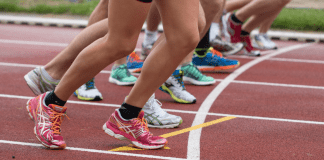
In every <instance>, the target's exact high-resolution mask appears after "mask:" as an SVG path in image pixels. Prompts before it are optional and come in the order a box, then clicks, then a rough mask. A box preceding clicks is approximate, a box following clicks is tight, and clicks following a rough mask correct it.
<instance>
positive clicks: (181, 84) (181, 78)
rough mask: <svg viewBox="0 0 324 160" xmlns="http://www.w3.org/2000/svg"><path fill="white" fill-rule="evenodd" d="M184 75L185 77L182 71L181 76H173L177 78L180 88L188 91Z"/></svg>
mask: <svg viewBox="0 0 324 160" xmlns="http://www.w3.org/2000/svg"><path fill="white" fill-rule="evenodd" d="M183 75H184V73H183V71H181V70H180V72H179V74H176V75H173V77H174V78H175V80H176V81H177V83H178V84H179V86H180V87H182V89H183V90H186V87H185V86H184V83H183Z"/></svg>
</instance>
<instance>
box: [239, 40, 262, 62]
mask: <svg viewBox="0 0 324 160" xmlns="http://www.w3.org/2000/svg"><path fill="white" fill-rule="evenodd" d="M241 41H242V42H243V44H244V49H243V51H244V54H245V55H247V56H254V57H257V56H261V53H260V51H259V50H254V48H253V47H252V43H251V38H250V36H249V35H248V36H241Z"/></svg>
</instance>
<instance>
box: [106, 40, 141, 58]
mask: <svg viewBox="0 0 324 160" xmlns="http://www.w3.org/2000/svg"><path fill="white" fill-rule="evenodd" d="M136 42H137V41H136V40H133V41H132V40H130V39H127V38H109V37H107V36H106V37H105V41H104V45H105V48H106V50H107V52H109V51H112V50H113V52H111V53H116V54H115V55H112V56H114V57H118V58H123V57H125V56H127V55H129V54H130V53H132V52H133V51H134V50H135V47H136Z"/></svg>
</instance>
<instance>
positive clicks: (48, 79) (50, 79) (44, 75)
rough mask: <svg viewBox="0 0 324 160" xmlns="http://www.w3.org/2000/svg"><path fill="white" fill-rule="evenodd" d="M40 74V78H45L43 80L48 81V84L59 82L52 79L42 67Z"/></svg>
mask: <svg viewBox="0 0 324 160" xmlns="http://www.w3.org/2000/svg"><path fill="white" fill-rule="evenodd" d="M41 73H42V78H45V79H44V80H47V81H50V82H54V83H58V82H60V80H57V79H54V78H53V77H51V76H50V75H49V74H48V73H47V71H46V70H45V68H44V67H41Z"/></svg>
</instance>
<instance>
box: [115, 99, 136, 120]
mask: <svg viewBox="0 0 324 160" xmlns="http://www.w3.org/2000/svg"><path fill="white" fill-rule="evenodd" d="M118 110H119V113H120V115H121V117H123V118H124V119H125V120H130V119H133V118H136V117H137V116H138V114H139V113H140V112H141V110H142V108H139V107H135V106H132V105H130V104H127V103H125V102H124V103H123V104H122V105H121V107H120V108H119V109H118Z"/></svg>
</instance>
